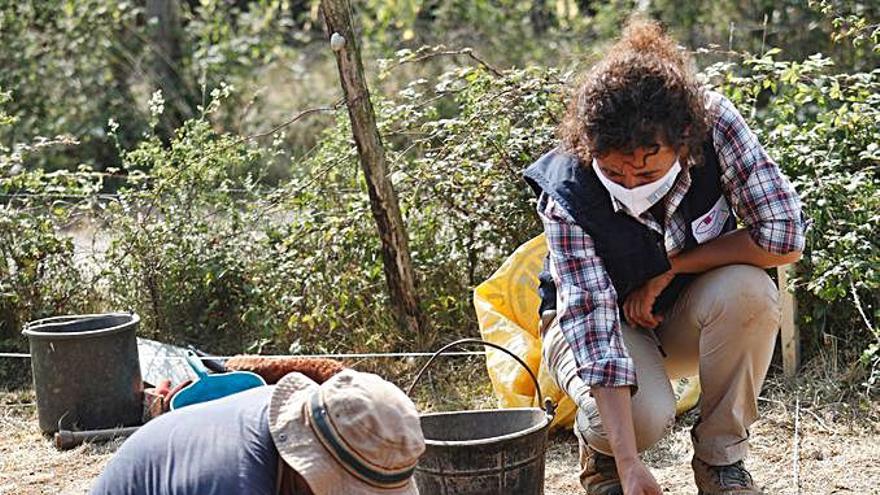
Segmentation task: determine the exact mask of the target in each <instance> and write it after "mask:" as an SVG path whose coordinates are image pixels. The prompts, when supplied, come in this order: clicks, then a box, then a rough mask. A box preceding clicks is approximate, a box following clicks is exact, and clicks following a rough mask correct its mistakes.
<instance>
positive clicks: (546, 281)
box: [523, 136, 736, 313]
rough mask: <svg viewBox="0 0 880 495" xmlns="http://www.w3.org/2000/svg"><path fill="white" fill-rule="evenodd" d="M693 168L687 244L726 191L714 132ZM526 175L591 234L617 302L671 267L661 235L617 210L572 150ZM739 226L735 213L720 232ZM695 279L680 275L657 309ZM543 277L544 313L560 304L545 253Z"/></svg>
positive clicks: (684, 203)
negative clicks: (695, 227) (698, 221)
mask: <svg viewBox="0 0 880 495" xmlns="http://www.w3.org/2000/svg"><path fill="white" fill-rule="evenodd" d="M690 174H691V186H690V189H689V190H688V192H687V193H686V194H685V196H684V198H683V199H682V200H681V203H680V204H679V206H678V211H680V212H681V213H682V214H683V215H684V218H685V220H686V223H687V240H686V242H685V247H684V249H685V250H688V249H692V248H693V247H695V246H697V244H698V243H697V239H696V238H695V237H694V232H693V230H692V225H693V221H695V220H696V219H698V218H700V217H703V216H705V215H706V214H707V213H708V212H709V211H710V210H711V209H712V207H713V206H715V204H716V203H717V202H718V200H719V198H720V197H721V196H723V194H724V193H723V191H722V189H721V166H720V164H719V162H718V155H717V154H716V153H715V147H714V146H713V144H712V139H711V136H710V137H709V139H707V140H706V142H705V143H704V145H703V164H702V165H700V166H695V167H691V169H690ZM523 176H524V178H525V180H526V182H527V183H528V184H529V186H531V188H532V189H533V190H534V192H535V194H536V195H540V194H541V192H546V193H547V194H548V195H550V197H552V198H553V199H554V200H555V201H556V202H557V203H558V204H559V205H560V206H561V207H562V208H563V209H564V210H565V211H566V212H567V213H568V214H569V215H571V217H572V218H574V220H575V221H576V222H577V223H578V225H580V226H581V227H582V228H583V229H584V231H585V232H586V233H587V234H589V235H590V237H592V239H593V242H594V245H595V249H596V253H597V254H598V255H599V256H600V257H601V258H602V263H603V264H604V266H605V270H606V271H607V272H608V276H609V277H610V278H611V282H612V283H613V284H614V288H615V290H616V291H617V300H618V303H619V304H623V302H624V301H625V300H626V297H627V295H629V293H630V292H632V291H633V290H635V289H637V288H639V287H641V286H642V285H643V284H644V283H645V282H646V281H648V280H649V279H651V278H652V277H655V276H657V275H660V274H661V273H663V272H665V271H667V270H669V267H670V266H669V259H668V258H667V255H666V246H665V243H664V239H663V235H662V234H660V233H658V232H655V231H653V230H651V229H650V228H648V227H647V226H645V225H643V224H642V223H640V222H639V221H638V220H636V219H634V218H632V217H631V216H629V215H628V214H627V213H625V212H623V211H618V212H615V211H614V207H613V205H612V204H611V198H610V196H609V194H608V190H606V189H605V187H604V186H603V185H602V183H601V182H599V178H598V177H596V174H595V172H593V169H592V167H590V166H587V165H584V164H581V162H580V160H579V159H578V158H577V157H575V156H574V155H571V154H569V153H565V152H562V151H559V150H558V149H554V150H552V151H550V152H548V153H547V154H545V155H544V156H542V157H541V158H539V159H538V161H536V162H535V163H533V164H532V165H530V166H529V167H528V168H527V169H526V170H525V172H524V173H523ZM661 224H662V221H661ZM735 228H736V219H735V218H734V216H733V214H732V213H731V214H730V215H729V216H728V218H727V221H726V222H725V223H724V225H723V227H722V228H721V230H720V232H721V233H724V232H728V231H731V230H733V229H735ZM692 279H693V276H692V275H678V276H676V277H675V279H674V280H673V281H672V283H670V284H669V286H668V287H667V288H666V289H665V290H664V291H663V292H662V293H661V294H660V296H659V297H658V298H657V300H656V302H655V304H654V312H662V311H664V310H665V309H667V308H669V307H670V306H671V305H672V304H673V303H674V302H675V300H676V299H677V298H678V296H679V294H680V293H681V291H682V290H683V289H684V288H685V286H687V284H688V283H689V282H690V281H691V280H692ZM539 280H540V286H539V291H540V294H541V308H540V311H541V312H542V313H543V312H544V311H546V310H550V309H555V308H556V286H555V284H554V283H553V279H552V277H551V276H550V273H549V270H548V260H547V259H545V260H544V271H543V272H542V273H541V275H540V276H539Z"/></svg>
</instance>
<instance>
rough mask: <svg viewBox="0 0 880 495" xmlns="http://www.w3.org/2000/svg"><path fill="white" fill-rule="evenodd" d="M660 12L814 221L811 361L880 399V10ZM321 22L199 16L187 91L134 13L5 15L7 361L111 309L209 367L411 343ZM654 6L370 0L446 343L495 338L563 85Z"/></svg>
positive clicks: (376, 68)
mask: <svg viewBox="0 0 880 495" xmlns="http://www.w3.org/2000/svg"><path fill="white" fill-rule="evenodd" d="M639 3H640V4H642V5H641V6H642V8H645V9H647V10H648V12H649V13H650V14H651V15H654V16H656V17H658V18H660V19H662V20H663V21H665V22H666V23H667V24H668V25H669V28H670V30H671V31H672V32H673V33H675V34H676V35H677V36H678V37H679V39H681V40H682V42H683V43H685V44H687V45H688V46H690V47H691V48H693V49H694V51H695V55H696V57H697V61H698V63H699V64H700V65H701V67H703V69H702V71H703V74H704V76H705V78H706V82H707V84H710V85H712V86H714V87H716V88H718V89H719V90H721V91H723V92H724V93H726V94H727V95H728V96H730V97H731V98H732V99H733V101H734V102H735V103H736V104H737V105H738V107H739V108H740V110H741V111H742V112H743V114H744V115H746V116H747V117H749V119H750V123H751V124H752V126H753V129H754V130H755V132H756V133H758V134H759V137H760V139H761V141H762V142H763V143H765V145H766V147H767V148H768V150H769V151H770V154H771V155H772V156H774V157H775V158H776V159H777V161H778V162H779V163H780V165H781V166H782V167H783V169H784V170H785V172H786V173H787V174H788V176H789V177H791V178H792V180H793V182H794V183H795V186H796V188H797V189H798V190H799V192H800V193H801V195H802V199H803V201H804V204H805V211H806V213H807V215H808V217H809V218H810V219H811V220H812V222H813V223H812V227H811V230H810V233H809V245H808V252H807V253H806V256H805V257H804V260H803V261H802V262H801V263H800V264H799V265H798V278H797V280H796V284H797V292H798V298H799V302H800V305H801V308H800V309H801V311H800V317H801V324H802V332H803V334H804V346H805V350H806V351H807V355H808V356H819V357H823V358H825V359H826V360H831V361H833V362H838V361H839V362H840V363H841V371H843V372H846V373H847V374H846V375H845V378H846V379H847V380H848V381H849V382H850V383H852V384H854V385H864V387H866V388H867V389H868V390H872V389H873V387H874V386H875V385H876V383H875V381H876V376H877V373H878V370H880V350H878V345H880V333H878V323H877V322H878V321H880V296H878V294H880V291H878V288H880V239H878V234H877V232H880V190H878V189H880V179H878V167H880V147H878V143H880V135H878V133H880V131H878V126H877V125H876V123H877V122H878V121H880V101H878V100H880V96H878V95H880V70H878V69H877V61H878V60H880V49H878V41H880V40H878V37H880V27H878V24H877V19H878V18H880V16H878V12H877V7H876V6H874V5H873V4H872V3H870V2H865V3H859V2H840V3H838V2H830V1H824V2H810V3H804V2H799V1H794V0H791V1H787V2H769V1H763V0H761V1H759V0H754V1H733V0H729V1H727V0H726V1H723V2H698V3H692V2H679V1H675V0H657V1H655V2H639ZM38 4H39V5H38ZM316 5H317V2H316V1H305V0H303V1H269V0H261V1H250V2H248V1H237V2H219V1H212V0H202V1H200V2H196V1H191V2H183V3H182V4H181V9H180V19H181V31H180V33H179V34H180V36H179V39H178V48H179V49H180V53H179V57H176V58H175V60H176V62H175V74H176V76H175V77H176V80H177V81H179V83H178V84H176V85H174V86H173V88H174V91H173V92H169V91H164V90H163V88H165V89H167V86H163V84H162V81H161V80H160V79H161V78H162V77H165V76H163V75H162V74H164V72H162V71H161V70H159V69H157V67H160V66H159V65H157V62H156V58H157V48H156V46H155V45H154V44H153V42H152V40H154V39H155V38H154V36H155V33H154V31H152V30H154V29H155V25H154V24H155V23H151V21H150V20H149V18H148V16H147V15H146V10H145V7H144V6H143V5H142V4H141V3H137V2H110V1H107V0H84V1H77V2H71V1H44V2H37V3H34V2H18V3H15V2H13V3H8V2H7V3H4V4H3V5H2V6H0V65H2V66H3V67H4V70H3V71H0V207H2V211H0V350H20V349H23V348H24V347H25V346H26V342H25V341H24V340H23V339H22V338H21V337H20V336H19V334H18V329H20V327H21V325H22V324H23V322H26V321H29V320H33V319H36V318H40V317H44V316H49V315H54V314H59V313H74V312H86V311H100V310H108V309H131V310H134V311H137V312H138V313H139V314H140V315H141V316H142V317H143V323H142V332H143V333H144V334H146V335H151V336H154V337H157V338H161V339H163V340H168V341H173V342H178V343H194V344H197V345H199V346H201V347H204V348H206V349H207V350H210V351H213V352H222V353H226V352H240V351H243V350H248V351H251V352H298V351H317V352H333V351H343V352H352V351H367V350H369V351H386V350H403V349H413V348H414V345H415V343H414V340H413V339H412V336H408V335H403V334H401V333H400V332H398V331H397V329H396V328H395V327H394V321H393V317H392V316H391V314H390V311H389V309H388V301H387V294H386V291H385V286H384V277H383V272H382V266H381V257H380V255H379V246H378V238H377V236H376V234H375V226H374V223H373V220H372V217H371V215H370V210H369V202H368V197H367V194H366V190H365V184H364V181H363V179H362V177H361V173H360V169H359V167H358V163H357V156H356V150H355V148H354V143H353V141H352V139H351V132H350V129H349V124H348V116H347V113H346V111H345V108H344V107H341V106H339V105H334V104H333V102H334V101H336V100H337V98H338V95H339V90H338V82H337V76H336V73H335V71H336V68H335V62H334V60H333V58H332V55H331V54H330V53H329V50H328V49H327V47H326V45H325V42H324V41H323V34H322V31H321V22H320V18H319V17H318V14H317V8H316ZM635 7H636V5H635V2H628V1H623V0H610V1H606V2H591V1H562V2H551V3H548V2H539V1H534V2H523V1H514V0H502V1H463V0H462V1H459V0H453V1H449V2H436V1H432V0H394V1H389V0H361V1H356V2H354V8H355V11H356V13H357V15H358V22H359V29H360V32H361V34H362V42H363V44H364V50H363V52H364V57H365V62H366V65H367V70H368V72H369V75H370V76H371V83H370V84H371V89H372V93H373V94H372V97H373V101H374V107H375V109H376V112H377V117H378V121H379V126H380V131H381V133H382V135H383V141H384V144H385V146H386V148H387V152H388V158H389V163H390V167H391V180H392V181H393V183H394V185H395V188H396V189H397V191H398V195H399V197H400V201H401V206H402V210H403V215H404V219H405V221H406V225H407V228H408V230H409V236H410V246H411V249H412V251H413V259H414V262H415V265H416V270H417V275H418V279H419V291H420V296H421V299H422V304H423V306H424V310H425V311H426V313H427V314H428V317H429V319H430V320H431V323H432V333H431V335H428V336H427V340H426V343H427V344H429V345H436V344H437V343H438V342H445V341H448V340H450V339H452V338H453V337H456V336H462V335H473V334H475V333H476V321H475V317H474V315H473V309H472V305H471V291H472V289H473V287H474V286H475V285H476V284H478V283H479V282H480V281H481V280H483V279H485V278H486V277H487V276H489V275H490V274H491V273H492V271H493V270H494V269H495V268H496V267H497V266H498V265H499V264H500V262H501V260H503V259H504V258H505V257H506V256H507V255H508V254H509V253H510V252H511V251H512V250H513V249H514V248H515V247H516V246H518V245H519V244H520V243H522V242H524V241H525V240H526V239H528V238H530V237H532V236H533V235H535V234H537V233H539V232H540V225H539V223H538V221H537V218H536V216H535V215H534V214H533V211H532V208H533V203H532V200H531V197H530V194H529V193H528V191H527V190H526V187H525V184H524V183H523V182H522V181H521V180H520V179H519V176H518V174H519V171H520V170H521V169H522V168H524V167H525V166H527V165H528V164H529V163H531V162H532V161H533V160H534V159H536V158H537V157H538V156H540V154H542V153H543V152H545V151H546V150H548V149H549V148H551V147H552V146H553V145H554V142H555V140H554V137H553V129H554V127H555V124H556V121H557V119H558V118H559V116H560V114H561V111H562V107H563V105H564V102H565V101H566V93H565V90H566V87H567V85H568V83H570V82H571V81H572V80H573V78H574V77H575V76H576V74H577V73H578V72H579V71H580V70H582V69H583V68H584V67H585V66H586V65H587V64H589V63H590V61H591V60H593V59H595V55H596V54H599V53H601V51H602V50H603V48H604V47H605V46H607V45H606V43H607V42H608V40H609V39H610V38H611V37H613V36H614V35H616V33H617V32H618V27H619V25H620V23H621V22H622V21H623V20H624V19H625V17H626V15H627V14H628V13H629V12H630V11H631V10H632V9H633V8H635ZM319 106H320V107H321V109H320V110H318V111H316V112H314V113H309V115H307V116H300V117H302V118H299V117H292V116H295V115H297V113H298V112H300V111H302V110H305V109H307V108H315V107H319ZM172 114H173V115H177V116H178V117H181V120H180V121H179V122H177V124H174V122H175V121H174V120H169V115H172ZM0 367H2V366H0ZM0 375H2V370H0ZM2 381H3V377H2V376H0V382H2Z"/></svg>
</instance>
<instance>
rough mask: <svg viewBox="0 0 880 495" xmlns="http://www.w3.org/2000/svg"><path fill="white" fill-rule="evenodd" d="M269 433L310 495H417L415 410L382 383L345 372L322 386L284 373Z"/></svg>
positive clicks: (419, 442) (419, 443)
mask: <svg viewBox="0 0 880 495" xmlns="http://www.w3.org/2000/svg"><path fill="white" fill-rule="evenodd" d="M269 430H270V432H271V434H272V439H273V440H274V442H275V446H276V448H277V449H278V453H279V454H280V455H281V458H282V459H283V460H284V462H285V463H286V464H288V465H289V466H290V467H291V468H292V469H293V470H294V471H296V472H297V473H298V474H299V475H300V476H302V477H303V479H305V481H306V482H307V483H308V484H309V487H310V488H311V490H312V491H313V492H314V493H315V494H316V495H410V494H412V495H416V494H418V493H419V491H418V488H417V487H416V484H415V481H414V480H413V478H412V473H413V471H414V470H415V466H416V464H417V463H418V460H419V457H420V456H421V455H422V453H423V452H424V450H425V440H424V436H423V434H422V428H421V423H420V421H419V415H418V411H417V410H416V407H415V405H414V404H413V403H412V401H411V400H410V399H409V397H407V396H406V394H404V393H403V392H402V391H401V390H400V389H399V388H397V387H396V386H395V385H393V384H392V383H390V382H387V381H385V380H384V379H382V378H381V377H379V376H377V375H374V374H371V373H362V372H358V371H354V370H344V371H342V372H340V373H338V374H336V375H335V376H333V377H332V378H330V379H329V380H327V381H326V382H324V383H323V384H322V385H318V384H317V383H315V382H314V381H312V380H311V379H309V378H308V377H306V376H305V375H303V374H301V373H290V374H288V375H287V376H285V377H284V378H282V379H281V381H279V382H278V384H277V385H276V386H275V390H274V391H273V393H272V399H271V402H270V405H269Z"/></svg>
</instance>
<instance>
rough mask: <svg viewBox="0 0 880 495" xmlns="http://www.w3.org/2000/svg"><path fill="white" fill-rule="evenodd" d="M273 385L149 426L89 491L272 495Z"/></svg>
mask: <svg viewBox="0 0 880 495" xmlns="http://www.w3.org/2000/svg"><path fill="white" fill-rule="evenodd" d="M274 388H275V387H274V386H265V387H257V388H252V389H250V390H246V391H244V392H240V393H237V394H234V395H230V396H228V397H224V398H222V399H217V400H214V401H210V402H205V403H202V404H196V405H192V406H188V407H184V408H181V409H177V410H175V411H171V412H169V413H166V414H163V415H161V416H159V417H158V418H156V419H154V420H152V421H150V422H148V423H147V424H145V425H144V426H143V427H141V428H140V429H139V430H138V431H137V432H136V433H135V434H134V435H132V436H131V437H130V438H129V439H128V440H126V441H125V443H123V444H122V446H121V447H120V448H119V451H118V452H116V455H115V456H114V457H113V458H112V459H111V460H110V462H109V464H107V467H106V468H105V469H104V472H103V473H102V474H101V476H100V477H99V478H98V480H97V481H96V482H95V484H94V486H93V487H92V490H91V492H90V494H91V495H241V494H249V495H274V494H275V478H276V473H277V470H278V451H277V450H276V448H275V443H274V442H273V440H272V436H271V434H270V432H269V400H270V398H271V396H272V390H274Z"/></svg>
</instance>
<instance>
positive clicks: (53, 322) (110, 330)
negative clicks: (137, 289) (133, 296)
mask: <svg viewBox="0 0 880 495" xmlns="http://www.w3.org/2000/svg"><path fill="white" fill-rule="evenodd" d="M107 317H128V318H129V320H128V321H126V322H124V323H121V324H119V325H115V326H112V327H107V328H99V329H95V330H87V331H84V332H42V331H40V330H38V329H34V327H37V328H51V327H58V326H62V325H67V324H70V323H73V322H76V321H79V320H87V319H98V318H107ZM140 321H141V317H140V315H138V314H137V313H128V312H115V313H96V314H84V315H63V316H51V317H49V318H42V319H39V320H34V321H31V322H28V323H26V324H25V325H24V328H23V329H22V330H21V333H22V334H24V335H26V336H27V337H28V339H40V340H68V339H84V338H91V337H103V336H107V335H112V334H114V333H119V332H124V331H127V330H129V329H130V328H131V327H132V326H135V325H137V324H138V323H140Z"/></svg>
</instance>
